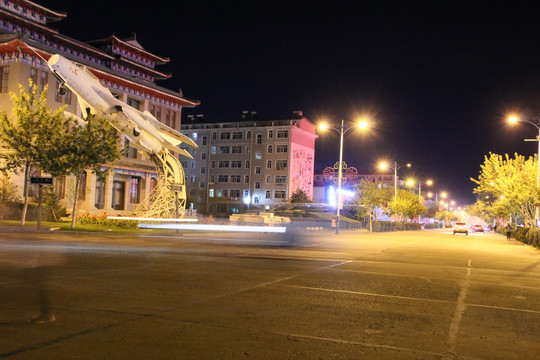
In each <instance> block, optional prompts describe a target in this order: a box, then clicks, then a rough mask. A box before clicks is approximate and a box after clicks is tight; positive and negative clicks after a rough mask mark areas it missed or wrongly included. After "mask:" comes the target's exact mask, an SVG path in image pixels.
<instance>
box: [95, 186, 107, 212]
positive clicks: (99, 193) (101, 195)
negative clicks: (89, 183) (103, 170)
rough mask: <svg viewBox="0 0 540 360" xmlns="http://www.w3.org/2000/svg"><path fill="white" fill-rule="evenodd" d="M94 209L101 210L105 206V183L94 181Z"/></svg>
mask: <svg viewBox="0 0 540 360" xmlns="http://www.w3.org/2000/svg"><path fill="white" fill-rule="evenodd" d="M94 206H95V207H96V209H103V207H104V206H105V182H104V181H102V180H96V196H95V200H94Z"/></svg>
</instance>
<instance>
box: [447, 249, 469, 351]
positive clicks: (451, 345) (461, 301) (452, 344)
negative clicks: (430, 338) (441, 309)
mask: <svg viewBox="0 0 540 360" xmlns="http://www.w3.org/2000/svg"><path fill="white" fill-rule="evenodd" d="M470 286H471V259H469V262H468V263H467V273H466V274H465V279H464V280H463V281H462V282H461V290H460V292H459V296H458V299H457V305H456V310H455V312H454V317H453V318H452V322H451V323H450V329H449V330H448V338H447V340H446V352H447V354H449V355H452V356H455V353H456V338H457V333H458V332H459V326H460V325H461V319H462V318H463V313H464V312H465V309H466V308H467V305H466V304H465V297H466V296H467V292H468V291H469V287H470Z"/></svg>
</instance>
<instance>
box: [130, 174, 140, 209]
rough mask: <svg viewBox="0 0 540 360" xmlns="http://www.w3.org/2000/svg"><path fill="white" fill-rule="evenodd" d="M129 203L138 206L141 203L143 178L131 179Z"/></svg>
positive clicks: (135, 177) (134, 177)
mask: <svg viewBox="0 0 540 360" xmlns="http://www.w3.org/2000/svg"><path fill="white" fill-rule="evenodd" d="M129 201H130V202H131V203H132V204H138V203H139V202H141V178H140V177H138V176H132V177H131V184H130V187H129Z"/></svg>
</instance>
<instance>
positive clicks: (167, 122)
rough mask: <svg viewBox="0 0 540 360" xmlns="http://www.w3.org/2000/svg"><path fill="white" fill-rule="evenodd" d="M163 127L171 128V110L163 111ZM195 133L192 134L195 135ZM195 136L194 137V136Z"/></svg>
mask: <svg viewBox="0 0 540 360" xmlns="http://www.w3.org/2000/svg"><path fill="white" fill-rule="evenodd" d="M165 125H167V126H169V127H170V126H171V110H169V109H165ZM195 134H197V133H193V135H195ZM195 136H196V135H195Z"/></svg>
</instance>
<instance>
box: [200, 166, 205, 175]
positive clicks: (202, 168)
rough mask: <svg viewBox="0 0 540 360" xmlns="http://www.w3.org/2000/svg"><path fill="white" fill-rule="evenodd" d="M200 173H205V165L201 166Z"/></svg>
mask: <svg viewBox="0 0 540 360" xmlns="http://www.w3.org/2000/svg"><path fill="white" fill-rule="evenodd" d="M201 174H206V167H204V166H202V167H201Z"/></svg>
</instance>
